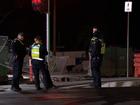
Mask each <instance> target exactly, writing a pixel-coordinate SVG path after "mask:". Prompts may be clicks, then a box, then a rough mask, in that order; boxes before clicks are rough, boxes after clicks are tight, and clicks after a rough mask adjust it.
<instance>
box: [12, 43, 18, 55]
mask: <svg viewBox="0 0 140 105" xmlns="http://www.w3.org/2000/svg"><path fill="white" fill-rule="evenodd" d="M12 53H13V54H14V55H15V56H18V42H17V41H16V40H14V41H13V43H12Z"/></svg>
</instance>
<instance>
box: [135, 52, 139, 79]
mask: <svg viewBox="0 0 140 105" xmlns="http://www.w3.org/2000/svg"><path fill="white" fill-rule="evenodd" d="M134 67H135V69H134V76H135V77H140V53H136V54H134Z"/></svg>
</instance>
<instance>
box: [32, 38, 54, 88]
mask: <svg viewBox="0 0 140 105" xmlns="http://www.w3.org/2000/svg"><path fill="white" fill-rule="evenodd" d="M47 54H48V53H47V50H46V47H45V46H44V45H43V44H42V40H41V37H40V36H36V37H35V38H34V44H33V45H32V46H31V50H30V53H29V56H30V57H31V62H32V67H33V73H34V77H35V78H34V79H35V87H36V89H37V90H41V89H42V88H41V87H40V79H39V72H40V70H41V72H42V75H43V84H44V86H45V88H46V89H49V88H52V87H54V85H53V83H52V80H51V77H50V73H49V71H48V67H47V65H46V63H47V62H46V61H45V56H46V55H47Z"/></svg>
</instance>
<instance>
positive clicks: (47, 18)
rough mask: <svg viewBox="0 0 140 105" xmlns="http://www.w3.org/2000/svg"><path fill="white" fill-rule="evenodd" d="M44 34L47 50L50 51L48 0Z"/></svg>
mask: <svg viewBox="0 0 140 105" xmlns="http://www.w3.org/2000/svg"><path fill="white" fill-rule="evenodd" d="M46 34H47V35H46V38H47V39H46V40H47V43H46V44H47V51H48V52H50V0H48V13H46Z"/></svg>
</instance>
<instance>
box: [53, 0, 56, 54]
mask: <svg viewBox="0 0 140 105" xmlns="http://www.w3.org/2000/svg"><path fill="white" fill-rule="evenodd" d="M53 52H54V55H55V54H56V1H55V0H54V6H53Z"/></svg>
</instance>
